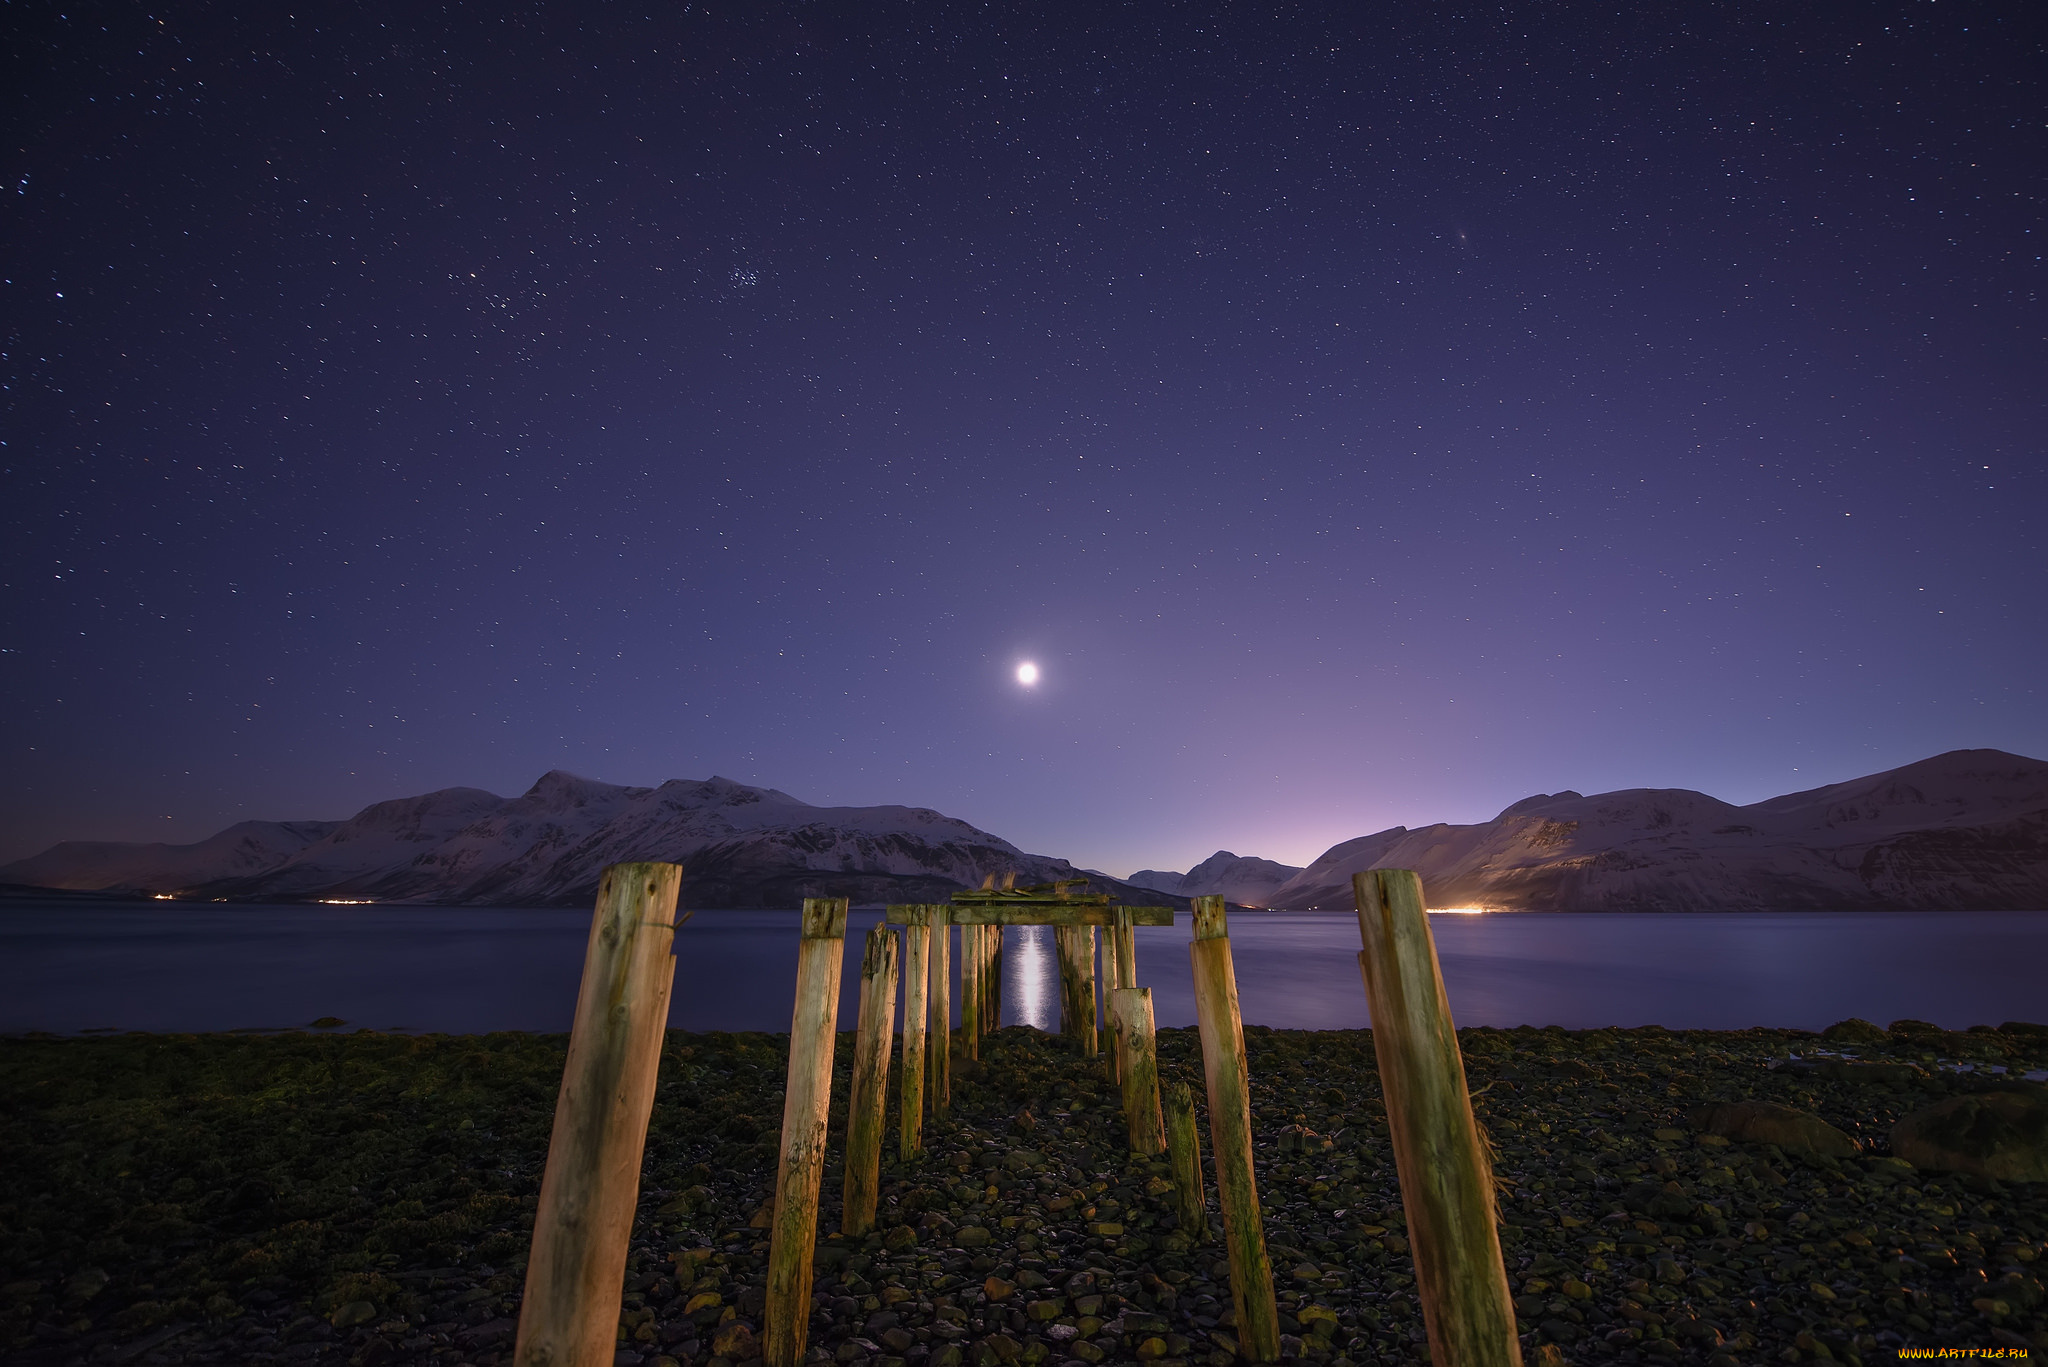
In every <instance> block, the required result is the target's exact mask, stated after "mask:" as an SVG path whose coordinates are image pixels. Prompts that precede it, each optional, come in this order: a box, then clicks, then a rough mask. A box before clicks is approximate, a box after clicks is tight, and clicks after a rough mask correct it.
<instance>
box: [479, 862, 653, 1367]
mask: <svg viewBox="0 0 2048 1367" xmlns="http://www.w3.org/2000/svg"><path fill="white" fill-rule="evenodd" d="M682 877H683V870H682V868H681V866H680V865H676V864H614V865H612V866H611V867H610V868H608V869H606V870H605V871H604V874H603V876H602V877H601V878H600V879H599V880H598V885H597V910H596V913H595V914H594V915H593V916H592V917H591V919H590V940H589V943H588V945H587V946H586V947H585V949H584V951H583V984H582V986H581V987H580V988H579V989H578V990H577V993H576V1016H575V1024H574V1025H573V1026H572V1027H571V1028H570V1031H569V1057H568V1061H567V1062H566V1063H565V1064H564V1066H563V1068H562V1090H561V1094H560V1096H559V1097H558V1099H557V1100H556V1102H555V1125H554V1132H553V1134H552V1135H551V1136H550V1138H549V1140H548V1159H547V1168H546V1170H545V1172H544V1173H543V1174H542V1176H541V1181H540V1202H539V1204H538V1206H537V1207H536V1208H535V1210H534V1220H533V1244H532V1247H531V1250H530V1252H529V1254H528V1257H527V1262H526V1295H525V1299H524V1300H523V1301H522V1303H521V1305H520V1309H519V1334H518V1337H517V1339H516V1340H515V1341H514V1345H513V1350H512V1360H513V1361H514V1362H515V1363H519V1364H522V1367H526V1365H530V1367H599V1364H603V1363H609V1362H610V1361H611V1360H612V1355H613V1353H614V1352H615V1351H616V1349H617V1338H618V1332H619V1305H620V1300H621V1295H622V1293H623V1292H624V1290H625V1281H626V1252H627V1243H628V1241H629V1240H630V1238H631V1237H632V1233H633V1211H634V1206H635V1205H636V1203H637V1202H638V1200H639V1196H640V1159H641V1154H642V1152H643V1150H644V1149H645V1148H646V1145H647V1118H648V1116H649V1114H650V1113H651V1112H652V1111H653V1109H654V1080H655V1074H656V1071H657V1070H658V1069H659V1067H660V1064H661V1040H662V1032H663V1031H664V1030H666V1029H667V1028H668V996H669V989H670V987H671V986H672V984H673V983H674V981H675V974H676V961H675V957H674V953H673V951H674V946H675V935H676V927H675V916H676V891H677V889H678V888H680V887H681V886H682Z"/></svg>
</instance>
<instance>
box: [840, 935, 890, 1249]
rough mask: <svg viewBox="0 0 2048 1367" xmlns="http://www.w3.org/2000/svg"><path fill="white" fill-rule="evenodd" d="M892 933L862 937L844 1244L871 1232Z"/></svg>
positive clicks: (885, 1091)
mask: <svg viewBox="0 0 2048 1367" xmlns="http://www.w3.org/2000/svg"><path fill="white" fill-rule="evenodd" d="M896 957H897V956H896V932H895V931H893V930H891V929H889V927H888V926H887V925H886V924H884V923H879V922H878V923H877V924H876V925H874V926H873V927H872V928H871V929H870V930H869V931H868V939H867V944H866V945H865V946H864V947H863V950H862V953H861V961H860V1024H859V1027H858V1029H857V1032H856V1033H855V1035H854V1040H853V1083H852V1086H851V1087H850V1088H849V1089H848V1091H849V1096H848V1101H847V1106H846V1186H845V1195H844V1199H843V1200H842V1201H841V1203H840V1208H839V1227H840V1228H841V1229H842V1230H844V1231H845V1232H846V1234H847V1236H848V1237H849V1238H853V1237H858V1236H860V1235H864V1234H866V1233H867V1232H868V1231H869V1230H871V1229H873V1228H874V1227H875V1202H876V1199H877V1197H878V1196H879V1193H880V1189H881V1183H882V1113H883V1111H884V1109H885V1108H886V1106H887V1103H888V1099H889V1045H890V1043H891V1042H892V1041H893V1040H894V1039H895V1037H896Z"/></svg>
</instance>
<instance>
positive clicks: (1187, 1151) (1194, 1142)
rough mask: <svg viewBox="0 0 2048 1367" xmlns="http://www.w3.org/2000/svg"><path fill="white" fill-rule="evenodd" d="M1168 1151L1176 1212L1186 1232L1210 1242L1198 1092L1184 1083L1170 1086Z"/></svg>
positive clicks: (1175, 1218)
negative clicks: (1197, 1123)
mask: <svg viewBox="0 0 2048 1367" xmlns="http://www.w3.org/2000/svg"><path fill="white" fill-rule="evenodd" d="M1164 1109H1165V1112H1166V1152H1167V1154H1168V1155H1169V1156H1170V1157H1171V1158H1172V1160H1173V1214H1174V1220H1175V1222H1176V1223H1177V1224H1179V1226H1180V1230H1181V1232H1182V1233H1183V1234H1185V1235H1187V1236H1188V1237H1189V1238H1190V1239H1193V1240H1194V1241H1195V1242H1196V1243H1198V1244H1201V1243H1207V1242H1208V1241H1209V1209H1208V1202H1207V1201H1206V1200H1205V1199H1204V1198H1203V1196H1202V1144H1201V1140H1200V1139H1199V1137H1198V1136H1197V1133H1196V1130H1195V1092H1194V1089H1193V1088H1192V1087H1190V1086H1188V1085H1187V1083H1185V1082H1176V1083H1174V1084H1173V1086H1171V1087H1169V1088H1167V1090H1166V1096H1165V1108H1164Z"/></svg>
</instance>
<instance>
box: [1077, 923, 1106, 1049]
mask: <svg viewBox="0 0 2048 1367" xmlns="http://www.w3.org/2000/svg"><path fill="white" fill-rule="evenodd" d="M1074 948H1075V949H1076V950H1077V951H1078V952H1079V955H1080V969H1081V977H1080V982H1079V989H1080V1007H1081V1049H1082V1052H1083V1053H1085V1054H1087V1055H1088V1057H1090V1058H1093V1057H1095V1055H1096V1054H1097V1053H1098V1052H1099V1051H1100V1049H1101V1045H1100V1044H1099V1043H1098V1042H1097V1035H1096V1025H1095V1016H1096V1012H1095V927H1094V926H1075V927H1074Z"/></svg>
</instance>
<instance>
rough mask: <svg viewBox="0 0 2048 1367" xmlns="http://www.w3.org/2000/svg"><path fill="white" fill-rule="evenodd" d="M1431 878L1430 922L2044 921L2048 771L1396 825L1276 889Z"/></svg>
mask: <svg viewBox="0 0 2048 1367" xmlns="http://www.w3.org/2000/svg"><path fill="white" fill-rule="evenodd" d="M1373 868H1410V869H1414V870H1416V872H1417V873H1419V874H1421V876H1422V882H1423V888H1424V891H1425V895H1426V896H1427V897H1428V899H1429V902H1430V904H1431V905H1432V906H1436V907H1468V906H1469V907H1481V908H1486V909H1498V910H1509V911H1565V910H1570V911H1730V910H1737V911H1740V910H1759V911H1761V910H1777V911H1795V910H1800V911H1848V910H1857V911H1883V910H1897V911H1955V910H1978V911H1996V910H2041V909H2044V908H2048V763H2044V762H2043V761H2041V760H2036V759H2029V758H2027V757H2026V756H2023V755H2014V754H2009V753H2007V752H2005V751H2002V750H1951V751H1949V752H1947V753H1945V754H1941V755H1934V756H1931V757H1929V758H1927V759H1924V760H1918V761H1915V762H1914V763H1912V764H1906V765H1901V766H1900V767H1898V768H1896V769H1887V770H1884V771H1882V772H1880V773H1876V774H1866V775H1864V776H1862V777H1860V778H1854V779H1849V780H1847V781H1845V782H1842V783H1833V784H1826V785H1823V786H1822V787H1819V788H1810V789H1807V790H1805V791H1803V792H1798V793H1787V794H1784V795H1782V796H1779V797H1773V798H1766V799H1764V800H1763V801H1761V802H1754V803H1750V804H1748V805H1747V806H1740V807H1738V806H1735V805H1734V804H1732V803H1727V802H1723V801H1721V800H1720V799H1718V798H1714V797H1710V796H1708V795H1707V794H1705V793H1699V792H1694V791H1692V790H1691V789H1686V788H1632V789H1622V790H1619V791H1616V792H1611V793H1595V794H1593V795H1592V796H1591V797H1587V796H1584V795H1582V794H1580V793H1576V792H1569V791H1567V792H1561V793H1550V794H1537V795H1535V796H1533V797H1527V798H1523V799H1522V800H1521V801H1519V802H1515V803H1511V804H1509V805H1508V806H1507V807H1505V808H1503V809H1502V811H1501V813H1500V815H1498V816H1496V817H1495V818H1494V819H1493V820H1492V821H1487V822H1479V823H1475V824H1473V825H1466V826H1455V825H1450V824H1448V823H1438V824H1436V825H1432V826H1425V827H1421V828H1417V829H1413V830H1411V829H1409V828H1408V827H1405V826H1394V827H1390V828H1389V829H1387V830H1384V831H1378V832H1375V833H1373V834H1371V835H1364V836H1358V837H1356V838H1354V839H1352V840H1347V841H1342V842H1340V843H1338V844H1336V845H1333V846H1331V847H1330V849H1328V850H1326V851H1325V852H1324V853H1323V854H1322V855H1320V856H1319V857H1318V858H1316V859H1315V860H1314V861H1313V862H1311V863H1310V864H1309V866H1308V867H1307V868H1306V869H1304V870H1303V871H1302V872H1301V873H1299V874H1297V875H1295V876H1294V877H1293V878H1292V879H1290V880H1288V882H1287V883H1286V884H1284V885H1283V886H1281V887H1280V888H1278V889H1277V890H1276V891H1275V892H1274V894H1273V897H1272V900H1271V903H1270V905H1272V906H1274V907H1278V908H1286V909H1290V910H1311V909H1317V908H1331V907H1339V906H1341V907H1345V908H1349V907H1350V906H1351V875H1352V874H1354V873H1360V872H1363V871H1365V870H1367V869H1373Z"/></svg>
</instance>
